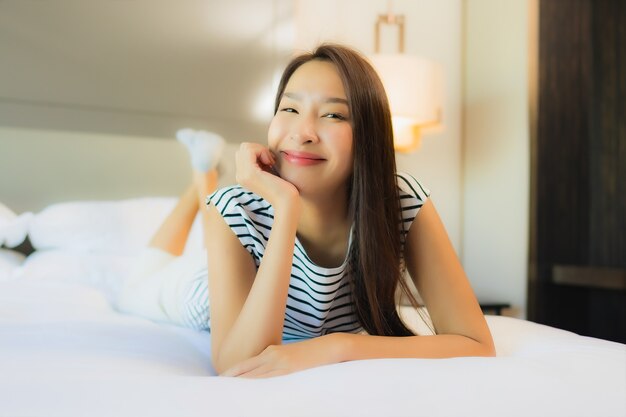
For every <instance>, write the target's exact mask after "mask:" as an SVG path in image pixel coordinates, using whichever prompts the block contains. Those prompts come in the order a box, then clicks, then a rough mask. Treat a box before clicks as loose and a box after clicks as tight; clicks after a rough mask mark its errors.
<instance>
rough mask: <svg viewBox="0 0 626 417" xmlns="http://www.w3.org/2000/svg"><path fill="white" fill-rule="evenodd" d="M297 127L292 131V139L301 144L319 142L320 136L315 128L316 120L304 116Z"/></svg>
mask: <svg viewBox="0 0 626 417" xmlns="http://www.w3.org/2000/svg"><path fill="white" fill-rule="evenodd" d="M294 127H295V129H293V131H292V132H291V138H290V139H291V140H292V141H296V142H297V143H299V144H304V143H317V142H318V140H319V139H318V137H317V132H316V129H315V122H314V121H313V120H311V119H310V118H309V117H303V118H302V119H301V120H300V123H298V124H297V126H294Z"/></svg>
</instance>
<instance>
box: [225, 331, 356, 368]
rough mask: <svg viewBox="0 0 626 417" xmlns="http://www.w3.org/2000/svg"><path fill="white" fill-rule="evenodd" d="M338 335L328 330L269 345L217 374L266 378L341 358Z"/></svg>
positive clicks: (339, 360) (335, 361)
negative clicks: (312, 335)
mask: <svg viewBox="0 0 626 417" xmlns="http://www.w3.org/2000/svg"><path fill="white" fill-rule="evenodd" d="M341 336H342V334H341V333H330V334H327V335H324V336H320V337H315V338H313V339H308V340H305V341H302V342H294V343H290V344H286V345H270V346H268V347H267V348H265V350H264V351H263V352H261V354H259V355H257V356H254V357H252V358H250V359H246V360H245V361H243V362H240V363H238V364H237V365H235V366H233V367H231V368H230V369H228V370H226V371H224V372H223V373H222V374H220V376H239V377H243V378H268V377H272V376H278V375H286V374H290V373H292V372H297V371H302V370H304V369H309V368H314V367H316V366H322V365H329V364H332V363H337V362H341V357H342V352H343V349H344V347H343V345H342V343H343V339H342V337H341Z"/></svg>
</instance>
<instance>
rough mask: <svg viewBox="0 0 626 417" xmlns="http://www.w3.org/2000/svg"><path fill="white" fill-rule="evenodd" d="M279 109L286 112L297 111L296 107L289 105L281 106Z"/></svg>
mask: <svg viewBox="0 0 626 417" xmlns="http://www.w3.org/2000/svg"><path fill="white" fill-rule="evenodd" d="M280 111H284V112H287V113H298V112H297V111H296V109H294V108H291V107H283V108H282V109H280Z"/></svg>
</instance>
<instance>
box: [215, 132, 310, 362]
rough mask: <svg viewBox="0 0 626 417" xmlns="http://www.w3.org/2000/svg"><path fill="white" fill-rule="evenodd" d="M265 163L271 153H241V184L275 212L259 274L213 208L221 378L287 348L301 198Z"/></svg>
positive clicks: (253, 149)
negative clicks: (273, 348)
mask: <svg viewBox="0 0 626 417" xmlns="http://www.w3.org/2000/svg"><path fill="white" fill-rule="evenodd" d="M260 163H261V164H264V165H266V166H271V164H272V163H273V157H272V156H271V155H270V154H269V151H268V150H267V148H265V147H263V146H261V145H257V144H247V143H244V144H242V145H241V147H240V150H239V151H238V152H237V180H238V182H239V183H240V184H241V185H243V186H244V187H246V188H248V189H249V190H251V191H253V192H255V193H257V194H258V195H260V196H262V197H264V198H265V199H266V201H268V202H270V204H272V206H273V208H274V222H273V225H272V230H271V231H270V235H269V239H268V242H267V245H266V247H265V251H264V254H263V259H262V260H261V263H260V265H259V268H258V270H256V268H255V266H254V262H253V261H252V259H251V257H250V254H249V253H248V252H247V251H246V250H245V249H244V248H243V247H242V246H241V242H239V240H238V239H237V237H236V235H235V233H234V232H233V231H232V230H231V229H230V228H229V227H228V226H227V224H226V222H225V221H224V219H223V218H222V217H221V216H220V214H219V213H218V212H217V210H216V209H215V208H214V207H211V210H210V212H209V213H208V216H207V217H208V219H207V222H206V223H207V230H206V231H205V233H206V235H207V238H206V242H207V243H206V246H207V252H208V265H209V276H210V279H209V298H210V303H209V308H210V315H211V339H212V341H211V344H212V346H211V347H212V351H213V366H214V367H215V369H216V370H217V371H218V372H220V370H223V369H227V368H228V367H230V366H232V365H233V364H235V363H238V362H241V361H243V360H246V359H248V358H250V357H253V356H255V355H258V354H259V353H260V352H262V351H263V350H264V349H265V348H267V347H268V346H270V345H276V344H278V345H279V344H281V342H282V333H283V323H284V320H285V310H286V305H287V292H288V289H289V280H290V278H291V262H292V259H293V250H294V246H295V238H296V229H297V225H298V220H299V217H300V197H299V194H298V192H297V189H296V188H295V187H294V186H293V185H291V184H289V183H288V182H286V181H284V180H282V179H281V178H279V177H277V176H275V175H273V174H271V173H269V172H267V171H266V170H264V169H262V168H261V166H260V165H259V164H260Z"/></svg>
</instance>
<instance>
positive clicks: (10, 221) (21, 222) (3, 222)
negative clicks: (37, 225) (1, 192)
mask: <svg viewBox="0 0 626 417" xmlns="http://www.w3.org/2000/svg"><path fill="white" fill-rule="evenodd" d="M32 217H33V213H30V212H28V213H22V214H20V215H19V216H18V215H17V214H15V213H14V212H13V211H12V210H11V209H9V208H8V207H7V206H5V205H4V204H2V203H0V246H3V245H4V246H6V247H9V248H13V247H16V246H18V245H19V244H20V243H22V242H23V241H24V239H26V234H27V233H28V228H29V225H30V222H31V220H32Z"/></svg>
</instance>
